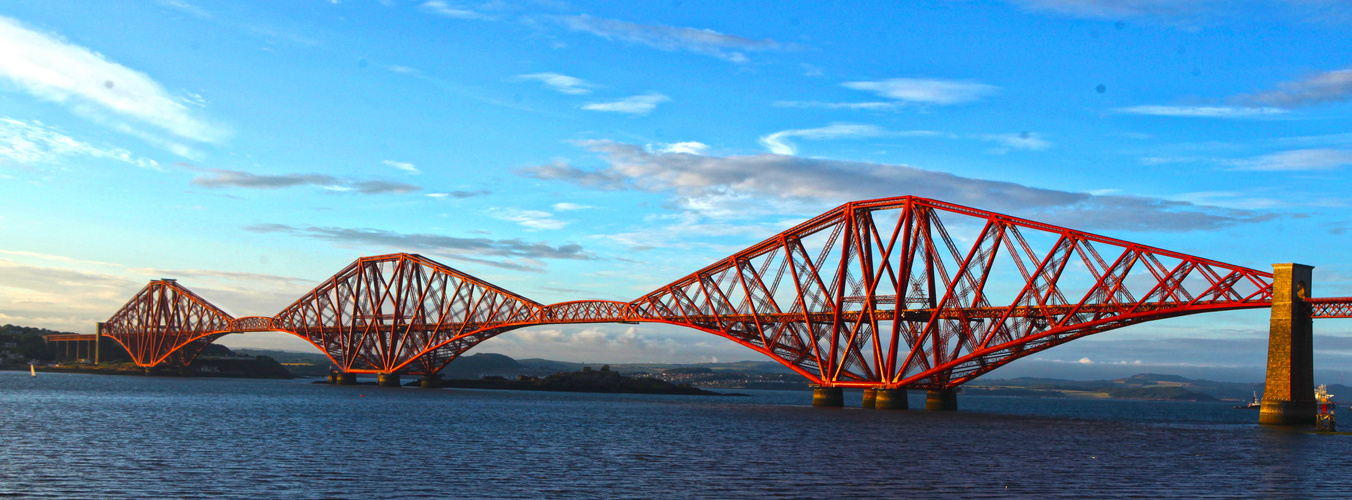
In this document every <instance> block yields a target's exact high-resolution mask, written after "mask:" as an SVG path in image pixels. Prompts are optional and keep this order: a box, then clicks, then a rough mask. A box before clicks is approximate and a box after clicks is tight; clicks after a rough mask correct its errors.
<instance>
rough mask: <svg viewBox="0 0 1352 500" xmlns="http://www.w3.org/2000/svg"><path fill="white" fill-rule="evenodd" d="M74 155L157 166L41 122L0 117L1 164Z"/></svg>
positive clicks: (30, 164) (28, 164) (40, 161)
mask: <svg viewBox="0 0 1352 500" xmlns="http://www.w3.org/2000/svg"><path fill="white" fill-rule="evenodd" d="M73 158H106V159H111V160H116V161H120V162H123V163H126V164H129V165H135V166H138V167H142V168H152V169H159V168H160V166H159V163H157V162H156V161H155V160H151V159H147V158H141V157H138V156H136V155H133V154H132V153H131V152H130V151H127V150H125V149H122V148H116V147H106V146H105V147H100V146H95V145H93V144H89V143H87V142H83V141H79V140H77V139H74V138H72V137H70V136H68V135H65V134H62V133H61V132H59V131H57V130H56V129H54V128H52V127H49V126H47V125H45V124H43V123H42V122H36V121H35V122H24V121H20V120H15V119H13V118H8V117H5V118H0V164H5V163H8V164H11V165H15V166H21V167H33V166H38V165H58V164H61V163H63V162H65V161H67V160H70V159H73Z"/></svg>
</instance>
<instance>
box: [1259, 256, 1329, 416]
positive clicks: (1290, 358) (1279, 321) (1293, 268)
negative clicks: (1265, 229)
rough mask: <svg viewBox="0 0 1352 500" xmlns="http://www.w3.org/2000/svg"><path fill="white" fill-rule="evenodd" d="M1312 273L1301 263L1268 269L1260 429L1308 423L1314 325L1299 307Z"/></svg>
mask: <svg viewBox="0 0 1352 500" xmlns="http://www.w3.org/2000/svg"><path fill="white" fill-rule="evenodd" d="M1313 269H1314V267H1311V266H1306V265H1302V264H1273V265H1272V319H1271V322H1270V323H1269V326H1268V362H1267V381H1266V384H1265V385H1264V386H1263V406H1262V409H1260V410H1259V413H1258V423H1260V424H1266V425H1313V424H1314V415H1315V401H1314V321H1313V320H1312V318H1311V317H1310V308H1309V306H1308V305H1306V304H1305V299H1306V298H1309V297H1310V283H1311V280H1310V274H1311V273H1310V272H1311V271H1312V270H1313Z"/></svg>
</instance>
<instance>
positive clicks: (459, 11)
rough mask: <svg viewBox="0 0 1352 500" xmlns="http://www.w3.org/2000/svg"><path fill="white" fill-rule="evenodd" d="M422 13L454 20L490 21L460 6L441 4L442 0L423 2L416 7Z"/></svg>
mask: <svg viewBox="0 0 1352 500" xmlns="http://www.w3.org/2000/svg"><path fill="white" fill-rule="evenodd" d="M418 7H419V8H420V9H422V10H423V12H427V13H430V14H436V15H438V16H443V17H450V18H454V19H490V17H489V16H488V15H485V14H484V13H482V12H478V11H475V10H474V9H471V8H469V7H465V6H462V5H457V4H451V3H447V2H443V1H442V0H431V1H429V2H423V3H422V5H420V6H418Z"/></svg>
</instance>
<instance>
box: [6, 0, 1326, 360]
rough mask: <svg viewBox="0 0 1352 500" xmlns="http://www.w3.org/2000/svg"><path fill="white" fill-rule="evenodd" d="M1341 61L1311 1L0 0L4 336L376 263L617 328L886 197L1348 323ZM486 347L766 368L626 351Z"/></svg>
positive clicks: (1190, 337) (239, 293)
mask: <svg viewBox="0 0 1352 500" xmlns="http://www.w3.org/2000/svg"><path fill="white" fill-rule="evenodd" d="M1350 33H1352V7H1350V6H1348V4H1347V3H1346V2H1338V1H1333V0H1328V1H1319V0H1307V1H1296V0H1289V1H1270V2H1266V1H1253V2H1242V1H1221V0H1215V1H1205V0H1196V1H1185V2H1166V1H1157V0H1120V1H1108V0H1074V1H1072V0H1011V1H1008V2H995V1H985V2H983V1H944V2H914V3H911V2H872V3H867V4H864V5H857V6H851V7H849V8H845V7H840V6H830V5H824V4H820V3H818V2H802V3H794V4H789V5H786V4H785V3H784V2H756V3H753V2H746V3H736V4H733V3H728V2H693V1H685V0H677V1H672V2H598V3H587V2H562V1H558V2H555V1H541V2H510V1H489V2H452V1H426V0H418V1H397V0H386V1H359V0H341V1H339V0H333V1H323V0H314V1H300V0H296V1H286V2H252V3H238V2H211V1H205V0H163V1H149V0H147V1H133V0H126V1H117V2H74V1H61V0H49V1H44V2H19V1H0V323H15V324H23V325H32V326H42V327H48V328H56V329H61V330H70V331H79V332H90V331H92V329H93V324H94V322H95V321H98V320H101V319H104V318H106V317H107V316H109V315H110V314H111V313H112V312H113V311H115V310H116V309H117V308H118V307H120V305H121V304H122V303H123V302H125V301H126V300H127V298H129V297H130V296H131V295H132V294H133V293H135V291H136V290H137V289H139V288H140V287H141V286H143V284H144V283H145V281H147V280H149V279H153V278H159V277H176V278H178V279H180V281H181V282H182V283H184V284H186V285H187V286H189V287H190V288H193V289H194V290H196V291H198V293H199V294H201V295H203V296H205V297H206V298H208V299H209V300H212V301H213V302H215V303H217V304H218V305H220V306H222V307H223V308H225V309H226V310H228V311H230V312H232V313H233V314H235V315H237V316H242V315H272V314H274V313H275V312H276V311H278V310H280V309H281V308H282V307H284V306H285V305H286V304H288V303H289V302H290V301H292V300H294V299H296V298H297V297H299V296H300V295H301V294H302V293H304V292H305V291H306V290H308V289H310V288H311V287H313V286H314V285H315V284H316V283H317V282H318V281H320V280H322V279H324V278H327V277H328V276H329V275H331V274H332V273H334V272H336V271H337V270H339V269H341V268H342V267H343V266H345V265H347V264H348V263H350V262H351V261H352V260H353V259H354V258H356V257H357V256H361V255H373V254H380V253H390V252H395V251H409V252H415V253H421V254H424V255H427V256H428V257H431V258H433V259H436V260H438V261H441V262H443V263H445V264H448V265H450V266H453V267H456V268H458V269H462V270H465V271H467V272H469V273H471V274H474V275H476V276H479V277H481V278H484V279H487V280H489V281H491V282H494V283H496V284H499V285H502V286H504V287H506V288H509V289H511V290H514V291H516V292H518V293H521V294H524V295H526V296H528V297H531V298H533V299H535V300H538V301H540V302H545V303H548V302H555V301H563V300H572V299H582V298H600V299H612V300H631V299H633V298H634V297H636V296H638V295H640V294H642V293H645V292H647V291H650V290H652V289H655V288H657V287H659V286H662V285H665V284H666V283H668V282H671V281H673V280H675V279H677V278H679V277H681V276H683V275H685V274H688V273H690V272H692V271H694V270H696V269H698V268H700V267H703V266H704V265H706V264H708V263H710V262H712V261H714V260H716V259H719V258H722V257H725V256H727V255H729V254H731V253H733V252H736V251H737V250H740V249H741V248H744V247H746V246H748V245H749V244H751V243H754V242H756V241H759V240H760V239H763V238H765V237H768V236H770V235H773V234H775V233H777V232H779V231H781V230H783V229H785V228H787V227H788V226H790V225H792V224H793V223H796V222H798V221H801V220H803V219H806V218H809V217H811V216H814V215H816V214H818V213H820V212H822V211H824V210H826V209H829V208H831V207H833V206H835V205H838V204H839V203H841V202H845V201H850V200H853V199H864V198H874V197H881V196H893V195H906V194H914V195H920V196H927V197H934V198H938V199H942V200H945V201H950V202H955V203H960V204H966V205H971V206H976V207H980V208H987V209H991V210H995V211H999V212H1004V213H1010V214H1014V215H1020V216H1025V217H1029V218H1033V219H1037V220H1042V221H1046V222H1051V223H1055V224H1061V225H1065V226H1069V227H1072V228H1076V229H1082V230H1087V231H1092V232H1098V233H1102V234H1107V235H1110V236H1114V237H1119V238H1123V239H1126V240H1129V241H1136V242H1140V243H1145V244H1149V245H1153V246H1158V247H1163V248H1168V249H1172V250H1177V251H1181V252H1186V253H1192V254H1197V255H1202V256H1205V257H1208V258H1213V259H1217V260H1221V261H1225V262H1232V263H1235V264H1240V265H1246V266H1250V267H1254V268H1258V269H1269V268H1270V267H1269V266H1270V264H1271V263H1273V262H1289V261H1296V262H1302V263H1307V264H1311V265H1314V266H1316V271H1315V273H1316V274H1315V280H1316V282H1315V285H1314V288H1315V295H1319V296H1346V295H1352V266H1349V262H1352V259H1349V256H1350V254H1352V251H1349V248H1352V245H1350V244H1349V243H1352V237H1350V236H1349V235H1348V234H1347V231H1348V229H1349V228H1352V218H1349V217H1348V215H1347V214H1348V211H1347V205H1348V204H1349V202H1352V195H1350V194H1348V193H1349V192H1350V191H1349V188H1350V187H1352V182H1349V174H1348V171H1349V167H1352V120H1349V118H1352V49H1349V48H1348V47H1352V35H1349V34H1350ZM1266 322H1267V320H1266V316H1265V315H1264V314H1260V313H1257V312H1238V313H1225V314H1218V315H1208V316H1204V317H1199V318H1190V319H1179V320H1171V321H1166V322H1156V323H1148V324H1146V325H1142V326H1136V327H1131V328H1128V329H1124V330H1121V331H1116V332H1112V333H1108V334H1103V335H1099V336H1097V337H1093V338H1090V339H1085V340H1081V341H1077V342H1074V343H1071V344H1068V345H1066V346H1063V347H1059V348H1057V349H1053V350H1050V351H1047V352H1045V353H1042V354H1040V355H1039V359H1036V360H1028V361H1027V362H1021V363H1016V364H1015V365H1012V366H1011V367H1010V368H1008V369H1007V370H1015V369H1016V368H1015V367H1020V366H1022V367H1023V368H1022V369H1025V370H1028V369H1031V368H1030V367H1034V366H1035V365H1036V366H1045V367H1049V368H1047V369H1048V370H1052V371H1056V367H1057V366H1060V365H1075V366H1074V367H1075V368H1077V369H1078V368H1084V367H1085V366H1089V365H1093V366H1110V365H1114V364H1117V365H1120V366H1128V367H1131V368H1132V369H1135V367H1137V366H1144V367H1145V368H1152V367H1154V368H1158V369H1167V368H1170V367H1192V368H1196V367H1213V368H1218V369H1220V368H1224V369H1250V368H1253V367H1258V366H1261V365H1262V363H1263V357H1264V355H1265V352H1262V348H1261V345H1262V343H1261V342H1260V341H1261V339H1263V338H1264V337H1265V335H1266ZM1316 328H1317V331H1318V333H1319V334H1320V335H1321V339H1326V340H1323V341H1320V345H1319V346H1318V347H1319V353H1318V360H1319V364H1320V366H1321V368H1323V369H1333V370H1340V369H1342V368H1341V367H1343V366H1347V365H1348V364H1349V361H1352V345H1344V344H1346V343H1347V341H1346V340H1344V339H1346V338H1347V337H1349V336H1352V333H1350V332H1349V331H1352V325H1350V324H1347V323H1346V322H1340V321H1325V322H1321V323H1319V324H1318V325H1317V326H1316ZM221 342H222V343H224V344H226V345H232V346H259V347H268V346H271V347H287V348H296V349H300V348H305V347H306V346H305V345H304V344H303V343H300V342H299V341H298V340H294V339H288V338H287V337H285V336H283V335H281V334H277V335H267V334H264V335H257V334H251V335H236V336H231V337H227V338H226V339H223V340H222V341H221ZM1255 342H1257V344H1255ZM1255 345H1258V346H1260V347H1257V348H1255V347H1254V346H1255ZM480 349H482V350H483V351H484V352H502V353H506V354H509V355H513V356H519V357H520V356H541V357H552V358H556V359H570V360H576V361H597V360H600V361H669V362H689V361H707V360H712V359H720V360H724V361H727V360H737V359H747V358H753V357H754V356H756V355H755V354H754V353H752V352H750V351H747V350H745V349H744V348H741V347H739V346H736V345H735V344H733V343H731V342H728V341H725V340H722V339H718V338H715V337H710V336H707V335H703V334H699V333H692V332H685V331H680V330H676V329H671V328H658V327H652V326H644V325H639V326H630V325H596V326H591V327H578V328H552V327H551V328H534V329H529V330H525V331H521V332H517V333H512V334H508V335H504V336H503V337H501V338H498V339H495V340H493V341H490V342H488V343H485V344H484V345H483V346H481V347H480ZM1137 361H1140V362H1141V363H1140V364H1139V365H1138V364H1137V363H1136V362H1137ZM1038 363H1042V364H1041V365H1038ZM1141 371H1145V370H1141ZM1001 373H1004V372H996V375H994V376H1000V375H999V374H1001ZM1011 373H1012V372H1011Z"/></svg>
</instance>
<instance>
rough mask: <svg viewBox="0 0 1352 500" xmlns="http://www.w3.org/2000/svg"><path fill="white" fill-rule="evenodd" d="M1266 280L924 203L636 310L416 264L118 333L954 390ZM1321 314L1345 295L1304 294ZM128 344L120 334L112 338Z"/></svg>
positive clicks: (369, 359) (750, 256) (816, 223)
mask: <svg viewBox="0 0 1352 500" xmlns="http://www.w3.org/2000/svg"><path fill="white" fill-rule="evenodd" d="M1271 280H1272V275H1271V274H1270V273H1266V272H1262V271H1258V270H1254V269H1249V268H1244V267H1240V266H1234V265H1230V264H1225V263H1221V262H1217V261H1213V260H1209V259H1203V258H1200V257H1195V256H1191V255H1186V254H1181V253H1177V252H1170V251H1167V250H1161V249H1158V248H1153V247H1148V246H1144V245H1138V244H1136V243H1131V242H1127V241H1122V240H1117V239H1113V238H1106V237H1103V236H1098V235H1093V234H1089V233H1085V232H1081V231H1075V230H1071V229H1066V228H1062V227H1057V226H1052V225H1049V224H1043V223H1039V222H1034V221H1030V220H1026V219H1020V218H1016V217H1010V216H1006V215H1001V214H996V213H992V212H987V211H983V210H977V209H973V208H968V207H963V206H959V205H954V204H950V203H944V202H940V201H934V200H928V199H924V198H916V197H909V196H907V197H900V198H888V199H881V200H871V201H861V202H853V203H848V204H845V205H842V206H840V207H838V208H836V209H834V210H832V211H830V212H827V213H825V214H822V215H821V216H818V217H816V218H814V219H812V220H809V221H807V222H804V223H803V224H800V225H798V226H796V227H793V228H791V229H789V230H787V231H784V232H783V233H780V234H778V235H776V236H774V237H772V238H769V239H767V240H765V241H763V242H761V243H759V244H757V245H754V246H752V247H750V248H748V249H746V250H744V251H742V252H740V253H738V254H736V255H733V256H731V257H728V258H726V259H723V260H720V261H718V262H716V263H714V264H713V265H710V266H708V267H706V268H704V269H701V270H699V271H697V272H695V273H693V274H691V275H689V276H686V277H684V278H681V279H679V280H676V281H675V282H673V283H671V284H669V285H667V286H664V287H662V288H659V289H657V290H654V291H653V292H651V293H649V294H647V295H644V296H643V297H641V298H639V299H637V300H634V301H632V302H612V301H575V302H563V303H559V304H553V305H542V304H539V303H537V302H534V301H532V300H529V299H526V298H524V297H521V296H519V295H516V294H514V293H511V292H509V291H507V290H504V289H502V288H500V287H497V286H494V285H492V284H489V283H488V282H486V281H483V280H480V279H477V278H474V277H473V276H470V275H468V274H466V273H463V272H461V271H458V270H455V269H452V268H450V267H447V266H444V265H442V264H439V263H437V262H434V261H432V260H430V259H427V258H425V257H421V256H418V255H412V254H392V255H382V256H377V257H365V258H361V259H358V260H357V261H356V262H354V263H353V264H352V265H350V266H348V267H347V268H345V269H343V270H342V271H340V272H339V273H338V274H337V275H335V276H334V277H333V278H331V279H330V280H328V281H326V282H324V283H322V284H321V285H320V286H318V287H316V288H315V289H314V290H313V291H311V292H310V293H309V294H307V295H305V296H304V297H302V298H301V299H300V300H297V301H296V302H295V303H293V304H292V305H291V306H289V307H287V308H286V309H285V310H283V311H282V312H281V313H279V314H278V315H277V316H275V317H273V318H263V317H250V318H240V319H238V320H235V319H233V318H231V317H230V316H229V315H227V314H225V313H223V312H221V311H220V310H219V309H216V308H215V307H214V306H211V305H210V304H207V303H206V302H205V301H203V300H201V299H200V298H198V297H197V296H196V295H192V294H191V292H188V291H187V290H186V289H183V288H182V287H179V286H178V285H177V284H175V283H172V282H164V281H161V282H152V283H151V285H150V286H148V287H147V289H146V290H143V291H142V293H141V294H138V295H137V297H136V298H134V299H132V301H131V302H129V303H128V304H127V306H126V307H124V308H123V310H122V311H119V313H118V314H117V315H115V316H114V318H113V319H112V320H110V322H109V324H110V325H111V326H110V330H109V331H110V333H112V334H113V335H114V336H115V338H119V342H122V343H123V345H125V346H128V350H129V351H133V357H134V359H136V360H137V362H138V363H143V364H147V365H153V364H156V363H160V362H162V361H163V360H164V359H165V357H166V356H167V355H168V353H171V352H174V351H175V350H177V349H181V348H182V347H183V346H188V345H189V344H190V343H191V342H203V341H210V340H212V339H214V338H215V337H216V336H219V335H221V334H224V333H230V332H238V331H258V330H278V331H285V332H290V333H293V334H295V335H297V336H299V337H301V338H304V339H306V340H307V341H309V342H310V343H312V344H314V345H315V346H316V347H318V348H319V349H320V350H322V351H324V352H325V353H327V354H328V355H329V357H330V358H332V359H333V361H334V364H336V365H337V366H338V367H339V368H341V369H342V370H344V371H347V372H379V373H395V372H401V373H415V374H434V373H436V372H438V371H440V370H441V369H442V368H443V367H445V366H446V364H447V363H449V362H451V361H452V360H454V359H455V358H456V357H457V356H459V355H460V354H462V353H464V352H465V351H466V350H468V349H470V348H472V347H473V346H475V345H477V344H478V343H480V342H482V341H484V340H486V339H488V338H491V337H493V336H495V335H498V334H500V333H503V332H506V331H509V330H512V329H516V328H522V327H526V326H533V325H545V324H559V323H597V322H655V323H667V324H673V325H680V326H685V327H691V328H695V329H699V330H702V331H705V332H709V333H712V334H715V335H719V336H722V337H725V338H728V339H731V340H733V341H735V342H737V343H739V344H742V345H744V346H747V347H749V348H751V349H753V350H755V351H758V352H760V353H762V354H765V355H767V356H770V357H772V358H774V359H776V360H778V361H779V362H781V363H783V364H784V365H786V366H788V367H790V368H792V369H794V370H795V371H797V372H798V373H800V374H802V375H803V376H804V377H806V378H808V379H809V380H811V381H812V382H814V383H818V384H822V385H829V386H846V387H878V388H899V387H905V388H917V389H919V388H930V389H936V388H950V387H954V386H957V385H960V384H962V383H964V382H967V381H969V380H971V379H973V378H976V377H978V376H980V375H981V374H984V373H986V372H989V371H990V370H993V369H995V368H998V367H1000V366H1003V365H1005V364H1007V363H1009V362H1011V361H1013V360H1016V359H1019V358H1021V357H1024V356H1028V355H1030V354H1033V353H1036V352H1039V351H1042V350H1045V349H1048V348H1051V347H1054V346H1057V345H1060V344H1063V343H1065V342H1069V341H1071V340H1074V339H1077V338H1080V337H1084V336H1086V335H1091V334H1094V333H1098V332H1102V331H1105V330H1110V329H1114V328H1120V327H1123V326H1127V325H1131V324H1135V323H1140V322H1144V321H1151V320H1156V319H1163V318H1169V317H1175V316H1182V315H1187V314H1195V313H1202V312H1211V311H1221V310H1231V309H1243V308H1259V307H1270V306H1271V300H1272V298H1271V295H1272V285H1271ZM1309 302H1310V304H1311V307H1313V308H1314V311H1315V316H1316V317H1347V316H1349V315H1352V312H1349V311H1352V309H1349V307H1352V306H1349V304H1352V299H1310V300H1309ZM119 336H120V337H119Z"/></svg>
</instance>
